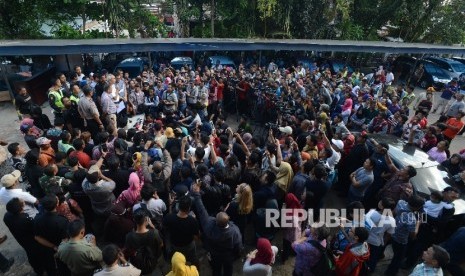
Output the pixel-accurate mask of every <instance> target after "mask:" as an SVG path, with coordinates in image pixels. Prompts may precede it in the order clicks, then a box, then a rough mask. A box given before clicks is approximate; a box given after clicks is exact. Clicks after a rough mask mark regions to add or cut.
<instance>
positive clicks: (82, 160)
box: [69, 150, 91, 169]
mask: <svg viewBox="0 0 465 276" xmlns="http://www.w3.org/2000/svg"><path fill="white" fill-rule="evenodd" d="M74 156H75V157H76V158H77V160H78V161H79V164H81V166H83V167H84V168H86V169H88V168H89V167H90V161H91V159H90V157H89V155H87V153H85V152H83V151H77V150H75V151H73V152H71V153H70V154H69V157H74Z"/></svg>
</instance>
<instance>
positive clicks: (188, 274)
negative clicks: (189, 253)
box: [166, 252, 199, 276]
mask: <svg viewBox="0 0 465 276" xmlns="http://www.w3.org/2000/svg"><path fill="white" fill-rule="evenodd" d="M166 276H199V272H198V271H197V268H196V267H195V266H193V265H186V257H184V255H183V254H181V253H179V252H175V253H174V254H173V257H172V258H171V271H170V272H169V273H168V274H166Z"/></svg>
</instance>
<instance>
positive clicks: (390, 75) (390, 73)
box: [385, 69, 394, 86]
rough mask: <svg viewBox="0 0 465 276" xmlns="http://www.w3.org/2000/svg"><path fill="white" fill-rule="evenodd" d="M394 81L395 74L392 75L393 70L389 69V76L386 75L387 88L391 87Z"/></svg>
mask: <svg viewBox="0 0 465 276" xmlns="http://www.w3.org/2000/svg"><path fill="white" fill-rule="evenodd" d="M393 81H394V73H392V70H391V69H387V74H386V82H385V84H386V86H388V85H391V84H392V82H393Z"/></svg>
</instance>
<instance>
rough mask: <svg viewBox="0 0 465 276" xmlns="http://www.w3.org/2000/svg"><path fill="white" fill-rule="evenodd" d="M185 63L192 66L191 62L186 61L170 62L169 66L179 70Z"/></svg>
mask: <svg viewBox="0 0 465 276" xmlns="http://www.w3.org/2000/svg"><path fill="white" fill-rule="evenodd" d="M186 65H187V66H191V67H192V64H188V63H171V67H173V68H174V69H175V70H181V68H182V67H184V66H186Z"/></svg>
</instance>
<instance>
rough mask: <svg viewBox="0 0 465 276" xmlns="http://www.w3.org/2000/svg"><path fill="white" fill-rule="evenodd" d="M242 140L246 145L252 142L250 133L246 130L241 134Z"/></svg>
mask: <svg viewBox="0 0 465 276" xmlns="http://www.w3.org/2000/svg"><path fill="white" fill-rule="evenodd" d="M242 141H244V144H246V145H247V146H250V143H251V142H252V134H250V133H248V132H246V133H244V134H242Z"/></svg>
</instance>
